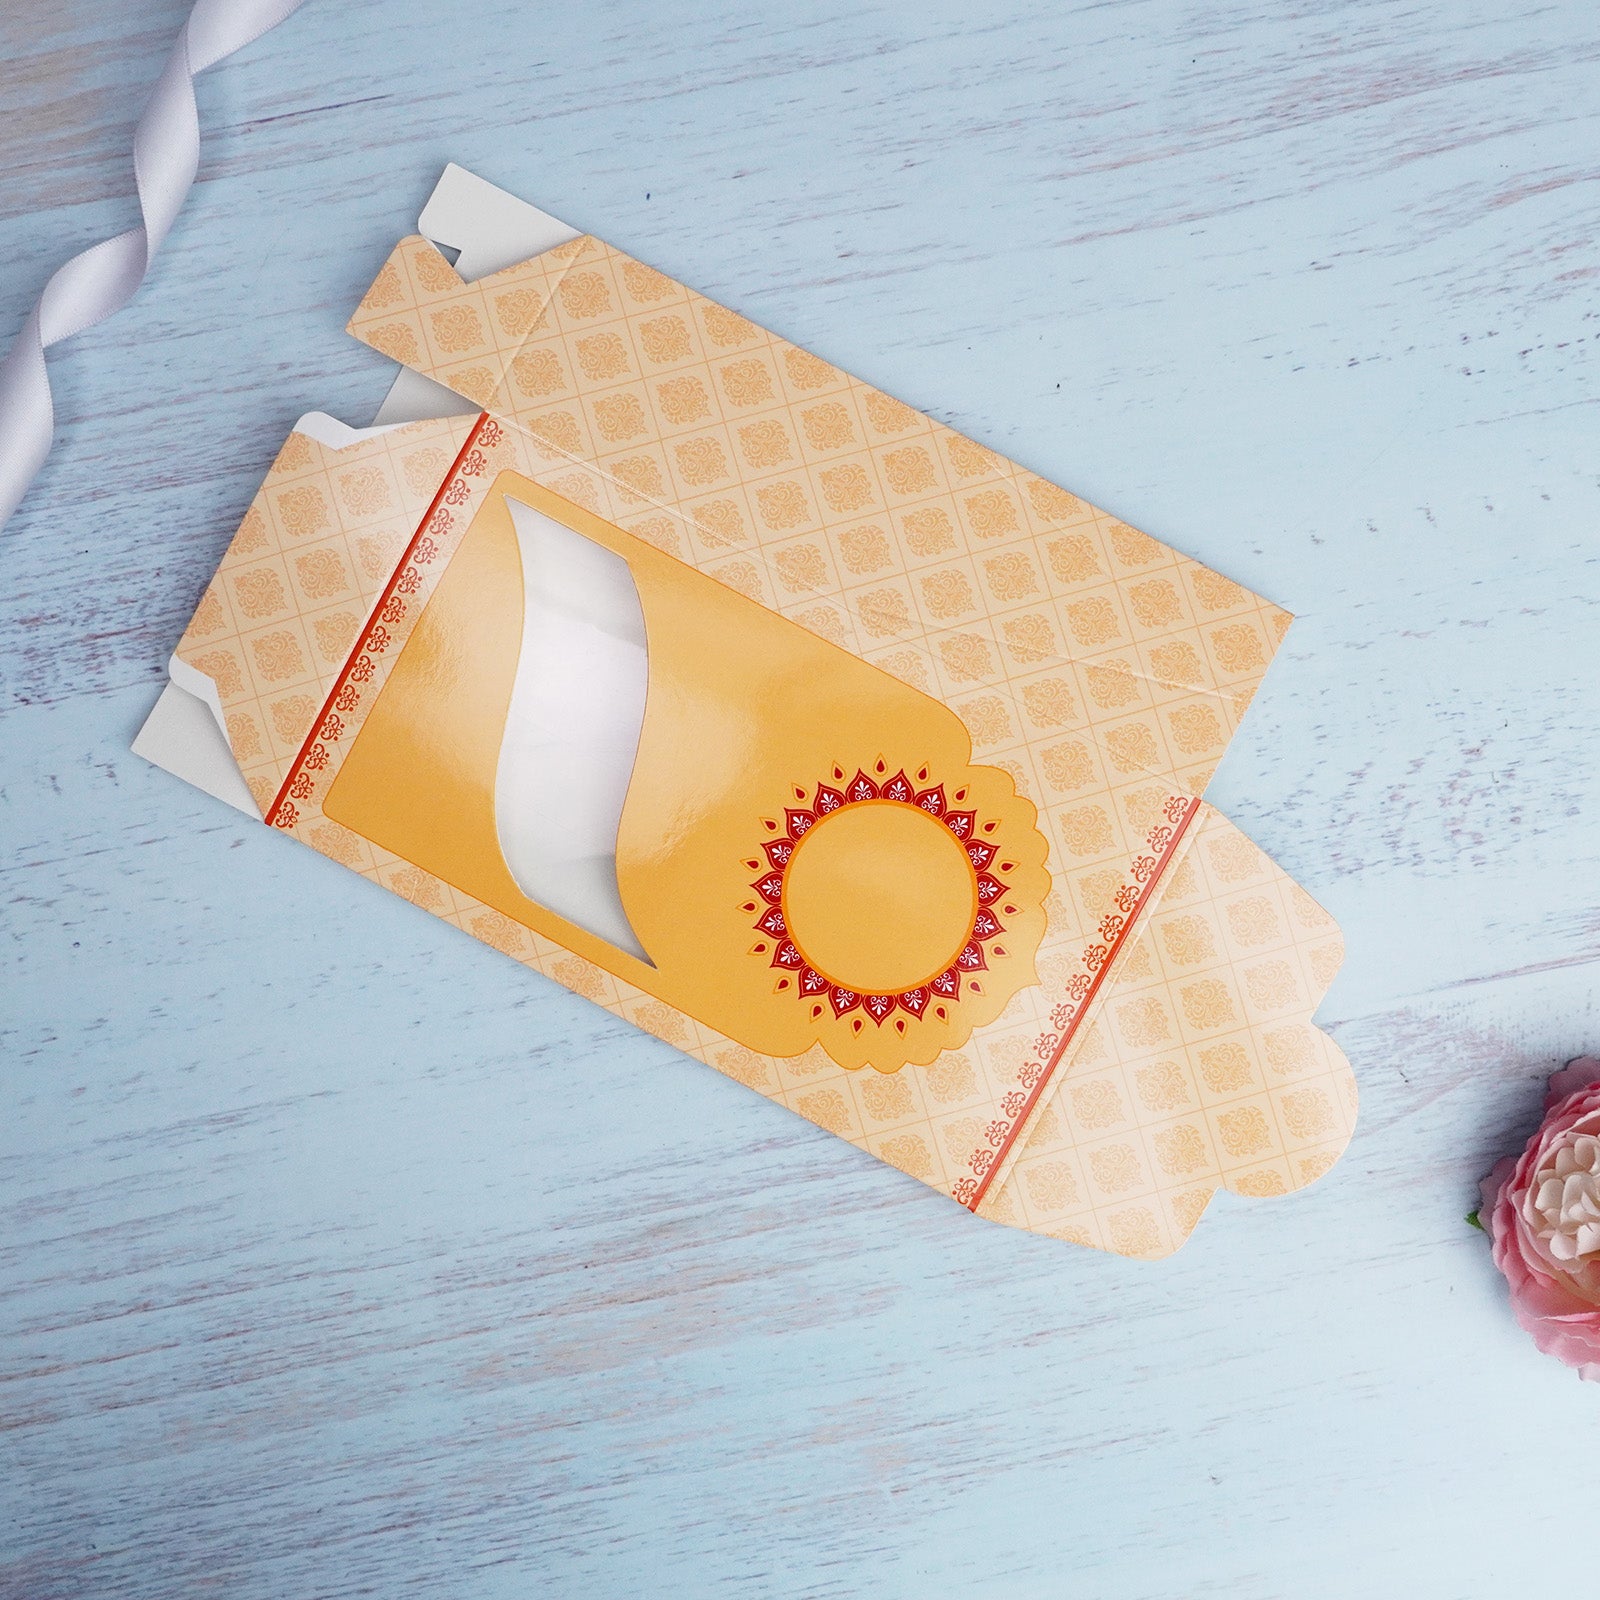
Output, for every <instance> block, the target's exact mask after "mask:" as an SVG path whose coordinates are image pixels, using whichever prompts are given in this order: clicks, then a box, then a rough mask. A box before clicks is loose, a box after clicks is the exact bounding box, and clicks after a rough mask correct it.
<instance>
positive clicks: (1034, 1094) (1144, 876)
mask: <svg viewBox="0 0 1600 1600" xmlns="http://www.w3.org/2000/svg"><path fill="white" fill-rule="evenodd" d="M1199 810H1200V801H1199V799H1198V798H1197V797H1195V798H1183V797H1179V796H1176V795H1174V796H1173V798H1172V799H1171V800H1169V801H1168V802H1167V821H1166V823H1164V824H1161V825H1160V826H1157V827H1155V828H1152V829H1151V830H1150V835H1149V838H1148V840H1147V841H1146V842H1147V843H1148V845H1149V847H1150V849H1151V850H1153V851H1156V852H1158V853H1157V854H1156V855H1153V856H1150V855H1140V856H1136V857H1135V858H1134V862H1133V878H1134V882H1135V883H1137V884H1138V885H1139V887H1138V888H1137V889H1135V888H1134V887H1133V885H1132V884H1125V885H1124V886H1123V887H1122V888H1121V889H1120V890H1119V891H1118V893H1117V909H1116V910H1115V911H1113V912H1109V913H1107V915H1106V916H1105V918H1104V919H1103V920H1102V921H1101V924H1100V933H1101V941H1102V942H1100V943H1097V944H1092V945H1090V946H1089V948H1088V949H1087V950H1085V951H1084V953H1083V961H1084V966H1085V967H1087V968H1088V969H1089V970H1088V971H1087V972H1084V973H1080V974H1079V975H1078V976H1077V977H1076V978H1074V979H1073V980H1072V982H1071V984H1069V985H1068V998H1067V999H1066V1000H1065V1001H1063V1002H1062V1003H1061V1004H1060V1005H1058V1006H1057V1007H1056V1008H1055V1011H1054V1012H1053V1013H1052V1017H1051V1020H1052V1021H1053V1022H1054V1023H1055V1025H1056V1027H1057V1028H1058V1029H1059V1030H1060V1032H1059V1033H1047V1034H1045V1035H1044V1036H1043V1037H1042V1038H1041V1039H1040V1040H1039V1041H1038V1042H1037V1044H1036V1045H1035V1047H1034V1048H1035V1052H1036V1053H1037V1054H1039V1055H1041V1056H1044V1057H1045V1059H1044V1060H1043V1061H1042V1062H1039V1061H1031V1062H1029V1063H1028V1064H1027V1065H1026V1066H1024V1067H1023V1069H1022V1072H1021V1074H1020V1081H1021V1083H1022V1086H1023V1087H1022V1089H1020V1090H1013V1091H1012V1093H1011V1094H1009V1095H1007V1096H1006V1099H1005V1101H1004V1102H1002V1108H1003V1109H1004V1110H1005V1111H1006V1113H1007V1114H1008V1115H1009V1116H1010V1118H1011V1120H1010V1122H1009V1123H1006V1122H1002V1121H999V1120H996V1121H995V1122H991V1123H990V1124H989V1130H988V1132H989V1147H988V1148H987V1149H982V1150H979V1151H978V1153H977V1154H976V1155H975V1156H974V1157H973V1160H972V1165H973V1169H974V1171H975V1172H976V1173H977V1176H976V1177H972V1178H962V1179H961V1180H960V1181H959V1182H958V1183H957V1184H956V1186H955V1188H954V1190H953V1193H954V1196H955V1198H956V1199H957V1200H958V1201H959V1202H960V1203H961V1204H962V1205H964V1206H965V1207H966V1208H967V1210H968V1211H976V1210H977V1209H978V1207H979V1205H980V1204H981V1203H982V1201H983V1197H984V1196H985V1195H986V1194H987V1193H988V1192H989V1188H990V1185H991V1184H992V1183H993V1182H994V1179H995V1175H996V1174H997V1173H998V1172H999V1171H1000V1169H1001V1167H1002V1166H1003V1165H1004V1164H1005V1159H1006V1157H1007V1155H1009V1154H1010V1152H1011V1147H1012V1146H1013V1145H1014V1144H1015V1143H1016V1142H1017V1139H1018V1137H1019V1136H1020V1134H1021V1133H1022V1130H1023V1128H1024V1127H1025V1126H1026V1124H1027V1121H1028V1116H1029V1113H1031V1112H1032V1110H1033V1108H1034V1107H1035V1106H1036V1105H1038V1103H1039V1100H1040V1097H1041V1096H1042V1095H1043V1094H1044V1092H1045V1090H1046V1089H1047V1088H1048V1087H1049V1085H1050V1080H1051V1079H1052V1078H1053V1077H1054V1076H1055V1070H1056V1068H1057V1067H1058V1066H1060V1065H1061V1058H1062V1057H1063V1056H1064V1055H1065V1054H1066V1052H1067V1046H1068V1045H1069V1044H1071V1043H1072V1041H1073V1038H1074V1037H1075V1036H1076V1034H1077V1032H1078V1028H1079V1026H1080V1025H1081V1024H1082V1022H1083V1019H1084V1018H1085V1017H1086V1016H1087V1015H1088V1014H1089V1007H1090V1005H1091V1004H1092V1003H1093V1001H1094V997H1095V996H1096V995H1097V994H1098V993H1099V992H1100V986H1101V985H1102V984H1103V983H1104V982H1105V979H1106V974H1107V973H1108V972H1110V971H1111V968H1112V966H1113V965H1114V964H1115V962H1116V957H1117V954H1118V952H1119V951H1120V950H1121V949H1122V947H1123V945H1124V944H1125V943H1126V942H1127V939H1128V935H1129V934H1130V933H1131V932H1132V931H1133V928H1134V925H1135V924H1136V923H1137V922H1138V920H1139V914H1140V912H1142V911H1143V910H1144V908H1145V907H1146V906H1147V905H1148V904H1149V903H1150V897H1151V895H1152V894H1153V893H1154V892H1155V887H1156V885H1157V884H1158V883H1159V882H1160V881H1161V876H1162V874H1163V873H1164V872H1165V871H1166V870H1167V867H1168V866H1169V865H1170V864H1171V861H1172V858H1173V855H1174V854H1175V853H1176V852H1177V848H1178V845H1179V842H1180V841H1181V840H1182V838H1183V836H1184V834H1185V833H1186V832H1187V831H1188V827H1189V824H1190V823H1191V822H1193V821H1194V819H1195V815H1196V813H1197V812H1198V811H1199ZM1124 901H1126V904H1124Z"/></svg>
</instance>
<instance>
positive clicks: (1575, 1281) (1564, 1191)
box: [1479, 1056, 1600, 1383]
mask: <svg viewBox="0 0 1600 1600" xmlns="http://www.w3.org/2000/svg"><path fill="white" fill-rule="evenodd" d="M1544 1107H1545V1117H1544V1122H1543V1124H1542V1125H1541V1126H1540V1128H1539V1131H1538V1132H1537V1133H1536V1134H1534V1136H1533V1137H1532V1138H1531V1139H1530V1140H1529V1141H1528V1146H1527V1148H1526V1149H1525V1150H1524V1151H1523V1152H1522V1154H1521V1155H1520V1156H1517V1157H1515V1158H1511V1157H1508V1158H1507V1159H1506V1160H1504V1161H1502V1162H1501V1163H1500V1165H1499V1166H1497V1167H1496V1168H1495V1169H1494V1171H1493V1172H1491V1173H1490V1174H1489V1176H1488V1177H1487V1178H1485V1179H1484V1180H1483V1209H1482V1211H1481V1212H1480V1213H1479V1220H1480V1222H1481V1224H1482V1226H1483V1227H1484V1228H1485V1230H1486V1231H1487V1232H1488V1234H1489V1236H1490V1237H1491V1238H1492V1239H1493V1241H1494V1264H1495V1265H1496V1266H1497V1267H1498V1268H1499V1269H1500V1271H1501V1272H1502V1273H1504V1275H1505V1279H1506V1282H1507V1283H1509V1284H1510V1285H1511V1308H1512V1310H1513V1311H1514V1312H1515V1313H1516V1318H1517V1321H1518V1322H1520V1323H1521V1324H1522V1326H1523V1327H1524V1328H1526V1329H1527V1330H1528V1332H1529V1333H1531V1334H1532V1335H1533V1342H1534V1343H1535V1344H1536V1345H1538V1347H1539V1348H1540V1349H1541V1350H1542V1351H1544V1353H1545V1354H1546V1355H1549V1356H1554V1357H1555V1358H1556V1359H1557V1360H1558V1361H1564V1362H1566V1364H1567V1365H1568V1366H1569V1367H1575V1368H1577V1372H1578V1376H1579V1377H1580V1378H1588V1379H1590V1380H1592V1381H1594V1382H1597V1383H1600V1060H1596V1059H1594V1058H1593V1057H1590V1056H1584V1057H1580V1058H1579V1059H1578V1060H1577V1061H1572V1062H1569V1063H1568V1064H1567V1066H1566V1067H1565V1068H1564V1069H1563V1070H1562V1071H1560V1072H1558V1073H1557V1074H1556V1075H1555V1076H1554V1077H1553V1078H1552V1079H1551V1080H1550V1092H1549V1094H1548V1096H1547V1097H1546V1099H1545V1103H1544Z"/></svg>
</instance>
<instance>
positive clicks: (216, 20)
mask: <svg viewBox="0 0 1600 1600" xmlns="http://www.w3.org/2000/svg"><path fill="white" fill-rule="evenodd" d="M302 4H303V0H195V6H194V9H193V10H192V11H191V12H190V13H189V18H188V21H186V22H185V23H184V25H183V31H182V32H181V33H180V34H179V35H178V39H177V42H176V43H175V44H174V45H173V47H172V53H171V55H169V56H168V57H167V64H166V67H165V69H164V70H163V71H162V74H161V78H160V81H159V82H158V83H157V84H156V86H155V90H154V91H153V92H152V94H151V96H150V100H149V103H148V104H147V105H146V106H145V108H144V115H143V116H142V117H140V119H139V126H138V128H137V130H136V131H135V133H134V136H133V171H134V178H135V182H136V183H137V186H138V190H139V209H140V211H141V212H142V213H143V214H144V222H143V224H142V225H141V226H140V227H137V228H130V229H129V230H128V231H127V232H126V233H122V234H118V235H117V237H116V238H114V239H105V240H102V241H101V243H99V244H97V245H93V246H92V247H91V248H89V249H88V250H85V251H83V252H81V253H80V254H78V255H75V256H74V257H73V258H72V259H71V260H70V261H68V262H67V263H66V264H65V265H64V266H62V267H59V268H58V269H57V270H56V272H55V274H54V276H53V277H52V278H51V279H50V281H49V282H48V283H47V284H46V285H45V286H44V292H43V293H42V294H41V295H40V296H39V298H38V300H37V301H36V302H35V304H34V307H33V310H32V311H31V312H29V314H28V320H27V321H26V322H25V323H24V324H23V326H22V331H21V333H19V334H18V335H17V339H16V343H15V344H13V345H12V347H11V349H10V351H9V353H8V354H7V356H6V358H5V360H4V362H0V528H3V527H4V526H5V524H6V521H7V519H8V518H9V517H10V515H11V513H12V512H13V511H15V510H16V509H17V506H18V505H19V504H20V503H21V501H22V497H23V495H25V494H26V493H27V492H28V485H29V484H30V483H32V482H33V480H34V478H35V477H36V476H37V475H38V472H39V469H40V468H41V467H42V466H43V465H44V463H45V457H46V456H48V455H49V454H50V441H51V437H52V435H53V434H54V431H55V407H54V405H53V404H52V403H51V399H50V378H49V375H48V373H47V372H46V369H45V359H44V353H45V351H46V350H48V349H49V348H50V346H51V345H53V344H59V343H60V342H61V341H62V340H63V339H70V338H71V337H72V335H73V334H75V333H81V332H83V330H84V329H85V328H92V327H93V326H94V325H95V323H97V322H103V321H105V319H106V318H107V317H109V316H110V315H111V314H112V313H113V312H115V311H120V310H121V309H122V307H123V306H125V305H126V304H127V303H128V301H129V300H131V299H132V298H133V295H134V291H135V290H137V289H138V287H139V285H140V283H142V282H143V281H144V275H145V272H146V271H147V270H148V268H149V266H150V261H151V258H152V257H153V256H154V255H155V253H156V251H157V250H159V249H160V248H161V242H162V240H164V239H165V238H166V236H167V230H168V229H169V228H171V226H172V224H173V221H174V219H175V218H176V217H177V215H178V212H179V210H180V209H181V208H182V206H183V202H184V198H185V196H186V195H187V194H188V193H189V188H190V185H192V184H193V182H194V175H195V171H196V169H197V168H198V166H199V163H200V117H199V112H198V110H197V108H196V106H195V100H194V79H195V78H196V77H197V76H198V75H199V74H200V73H202V72H204V71H205V70H206V68H207V67H213V66H215V65H216V64H217V62H219V61H221V60H222V59H223V58H224V57H225V56H231V55H232V54H233V53H234V51H235V50H242V49H243V48H244V47H245V45H247V44H249V43H251V41H252V40H255V39H259V38H260V37H261V35H262V34H264V33H266V32H267V31H268V29H270V28H275V27H277V25H278V24H279V23H280V22H282V21H283V20H284V18H285V17H287V16H289V15H290V14H291V13H292V12H294V11H297V10H298V9H299V8H300V6H301V5H302Z"/></svg>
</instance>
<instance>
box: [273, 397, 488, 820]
mask: <svg viewBox="0 0 1600 1600" xmlns="http://www.w3.org/2000/svg"><path fill="white" fill-rule="evenodd" d="M488 421H489V413H488V412H487V411H480V412H479V413H478V420H477V421H476V422H474V423H473V425H472V427H471V428H470V429H469V430H468V433H467V437H466V442H465V443H464V444H463V445H462V446H461V448H460V450H459V451H457V452H456V458H455V460H454V461H452V462H451V463H450V470H449V471H448V472H447V473H445V475H444V477H443V478H442V479H440V481H439V488H438V490H437V492H436V493H435V494H434V497H433V499H432V500H431V501H429V502H428V509H427V510H426V511H424V512H423V513H422V520H421V521H420V522H418V524H417V531H416V532H415V533H413V534H412V535H411V541H410V543H409V544H407V545H406V547H405V550H404V551H403V553H402V554H401V556H400V559H399V561H397V562H396V563H395V568H394V572H393V574H392V575H391V576H390V578H389V582H388V584H387V585H386V587H385V588H384V591H383V593H382V594H380V595H379V596H378V599H377V602H376V603H375V604H374V606H373V608H372V614H371V615H370V616H369V617H368V618H367V626H366V628H365V629H364V630H363V631H362V634H361V636H360V638H359V639H357V640H356V642H355V644H354V646H353V647H352V648H351V651H350V654H349V655H348V656H347V657H346V658H345V663H344V666H343V668H342V669H341V670H340V673H339V676H338V677H337V678H336V679H335V680H334V684H333V687H332V689H330V690H329V691H328V698H327V699H326V700H324V701H323V702H322V709H321V710H320V711H319V712H318V713H317V715H316V719H315V720H314V721H313V722H312V724H311V730H310V732H309V733H307V734H306V737H305V741H304V743H303V744H301V746H300V753H299V754H298V755H297V756H296V757H295V758H294V761H293V763H292V764H291V765H290V767H289V771H288V774H287V776H286V777H285V778H284V780H283V787H282V788H281V789H279V790H278V795H277V798H276V799H275V800H274V801H273V802H272V804H271V806H269V807H268V808H267V814H266V816H265V817H263V818H262V821H263V822H265V823H266V825H267V826H268V827H269V828H271V827H279V828H292V827H293V826H294V825H295V823H296V821H297V820H298V813H297V812H296V809H295V807H294V805H293V804H292V803H291V802H292V799H293V795H292V791H293V789H294V788H295V785H296V781H297V780H298V779H299V777H300V775H301V772H302V770H303V769H304V767H305V764H306V758H307V757H308V756H309V755H310V754H311V751H312V748H313V746H315V744H316V743H317V741H318V740H319V739H328V738H337V737H338V736H339V733H340V732H342V731H343V728H342V725H341V724H340V723H339V718H338V716H337V715H336V712H337V710H338V705H337V702H338V701H339V700H340V697H341V696H342V695H343V694H344V692H345V688H346V685H347V684H348V683H349V682H350V675H351V673H352V672H353V671H354V669H355V664H356V662H357V661H359V660H360V659H361V657H362V656H363V654H365V653H367V652H374V653H381V652H382V651H383V650H384V649H386V648H387V645H388V637H387V634H386V632H385V628H386V625H387V624H386V617H385V614H386V613H387V612H388V611H389V610H390V608H391V606H392V605H393V604H394V603H395V592H396V589H397V588H398V586H399V583H400V578H401V575H402V574H403V573H404V572H405V570H406V566H407V564H408V563H409V562H410V560H411V558H412V556H413V555H414V554H415V553H416V550H417V546H418V545H419V544H420V543H421V541H422V538H423V535H424V534H425V533H426V531H427V529H428V525H429V523H430V522H432V520H433V518H434V515H435V513H436V512H437V511H438V510H439V508H440V506H441V504H442V503H443V502H444V499H445V497H446V495H447V493H448V492H449V489H450V486H451V485H452V484H453V483H454V482H455V478H456V474H457V473H458V472H459V471H460V470H461V467H462V464H463V463H464V462H465V461H466V459H467V456H468V453H469V452H470V451H471V450H472V448H473V446H474V445H475V444H477V442H478V436H479V435H480V434H481V433H482V432H483V428H484V424H485V423H486V422H488Z"/></svg>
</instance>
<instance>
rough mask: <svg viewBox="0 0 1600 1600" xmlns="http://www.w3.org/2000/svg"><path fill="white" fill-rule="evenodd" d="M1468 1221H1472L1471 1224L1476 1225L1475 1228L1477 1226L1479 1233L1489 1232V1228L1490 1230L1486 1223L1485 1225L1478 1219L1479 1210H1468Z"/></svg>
mask: <svg viewBox="0 0 1600 1600" xmlns="http://www.w3.org/2000/svg"><path fill="white" fill-rule="evenodd" d="M1467 1221H1468V1222H1469V1223H1470V1224H1471V1225H1472V1226H1473V1227H1474V1228H1476V1229H1477V1230H1478V1232H1479V1233H1487V1232H1488V1231H1489V1230H1488V1229H1487V1228H1485V1227H1484V1225H1483V1224H1482V1223H1481V1222H1480V1221H1479V1220H1478V1213H1477V1212H1476V1211H1469V1212H1468V1213H1467Z"/></svg>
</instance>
